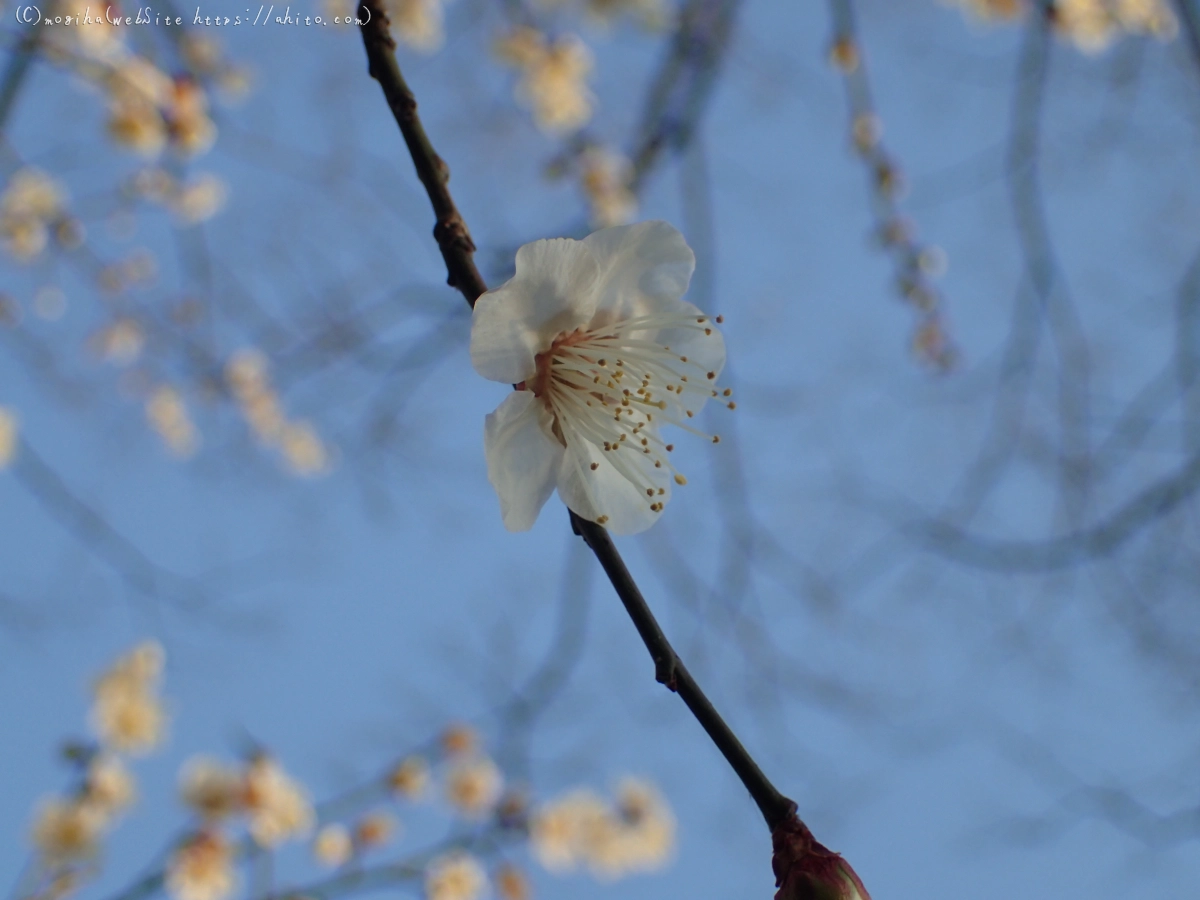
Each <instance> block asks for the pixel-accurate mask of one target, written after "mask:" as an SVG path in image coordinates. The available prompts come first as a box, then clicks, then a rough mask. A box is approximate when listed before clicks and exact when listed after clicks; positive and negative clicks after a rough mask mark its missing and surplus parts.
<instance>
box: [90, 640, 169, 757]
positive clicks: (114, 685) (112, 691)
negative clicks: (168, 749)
mask: <svg viewBox="0 0 1200 900" xmlns="http://www.w3.org/2000/svg"><path fill="white" fill-rule="evenodd" d="M162 667H163V650H162V647H160V646H159V645H158V644H157V643H155V642H153V641H147V642H146V643H144V644H141V645H139V646H137V647H135V648H134V649H133V650H132V651H130V652H129V653H128V654H126V655H125V656H122V657H121V658H120V659H118V660H117V661H116V663H114V664H113V666H112V667H111V668H110V669H109V670H108V671H107V672H105V673H104V674H103V675H102V676H101V677H100V678H99V679H97V681H96V686H95V690H94V694H93V697H94V700H93V704H92V727H93V729H94V730H95V732H96V735H97V737H99V738H100V742H101V743H102V744H104V745H105V746H107V747H110V748H112V749H114V750H118V751H122V752H126V753H146V752H148V751H150V750H153V749H154V748H155V747H156V746H158V744H159V743H160V742H161V741H162V738H163V734H164V732H165V730H166V713H165V712H164V710H163V708H162V702H161V700H160V699H159V696H158V687H159V681H160V679H161V677H162Z"/></svg>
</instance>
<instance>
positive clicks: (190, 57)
mask: <svg viewBox="0 0 1200 900" xmlns="http://www.w3.org/2000/svg"><path fill="white" fill-rule="evenodd" d="M179 55H180V56H182V57H183V61H184V62H185V63H187V65H188V67H189V68H190V69H191V70H192V71H193V72H195V73H196V74H197V75H213V74H215V73H216V72H217V71H218V70H219V69H220V68H221V44H220V43H219V42H218V41H217V40H216V38H213V37H210V36H209V35H207V34H200V33H199V32H197V31H185V32H184V33H183V36H182V37H181V38H180V39H179Z"/></svg>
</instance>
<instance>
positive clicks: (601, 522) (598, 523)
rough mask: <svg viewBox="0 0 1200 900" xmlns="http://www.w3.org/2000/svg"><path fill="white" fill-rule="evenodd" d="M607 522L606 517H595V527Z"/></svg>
mask: <svg viewBox="0 0 1200 900" xmlns="http://www.w3.org/2000/svg"><path fill="white" fill-rule="evenodd" d="M607 521H608V516H596V524H597V525H603V524H604V523H605V522H607Z"/></svg>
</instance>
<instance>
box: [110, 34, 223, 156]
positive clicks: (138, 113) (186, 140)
mask: <svg viewBox="0 0 1200 900" xmlns="http://www.w3.org/2000/svg"><path fill="white" fill-rule="evenodd" d="M108 92H109V120H108V130H109V134H110V135H111V136H112V138H113V140H115V141H116V142H117V143H118V144H121V145H123V146H125V147H128V148H129V149H131V150H134V151H135V152H137V153H140V154H142V155H144V156H157V155H158V154H159V153H160V152H162V150H163V148H164V147H165V146H166V145H167V143H168V142H170V144H171V146H172V147H174V148H175V149H176V150H177V151H179V152H180V153H181V154H183V155H184V156H194V155H196V154H199V153H203V152H204V151H206V150H208V149H209V148H210V147H211V146H212V144H213V142H214V141H215V140H216V134H217V129H216V125H214V124H213V121H212V119H211V118H209V115H208V98H207V96H206V95H205V93H204V88H203V87H202V86H201V85H200V84H199V83H198V82H196V81H194V80H193V79H191V78H186V77H180V78H176V79H172V78H170V77H169V76H168V75H167V74H166V73H164V72H162V71H161V70H160V69H159V68H158V67H157V66H155V65H154V63H152V62H150V61H149V60H148V59H145V58H144V57H140V56H130V57H128V58H127V59H125V60H123V61H122V62H121V63H120V64H119V65H117V66H115V67H114V69H113V72H112V74H111V75H110V77H109V79H108Z"/></svg>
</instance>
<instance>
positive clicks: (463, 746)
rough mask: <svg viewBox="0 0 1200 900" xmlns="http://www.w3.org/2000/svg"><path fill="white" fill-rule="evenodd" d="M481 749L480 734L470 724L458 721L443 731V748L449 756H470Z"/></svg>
mask: <svg viewBox="0 0 1200 900" xmlns="http://www.w3.org/2000/svg"><path fill="white" fill-rule="evenodd" d="M478 749H479V735H478V734H477V733H476V731H475V729H474V728H472V727H471V726H470V725H464V724H462V723H461V722H456V723H455V724H453V725H449V726H447V727H446V730H445V731H443V732H442V750H443V751H444V752H445V754H446V755H447V756H468V755H470V754H472V753H475V752H476V751H477V750H478Z"/></svg>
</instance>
